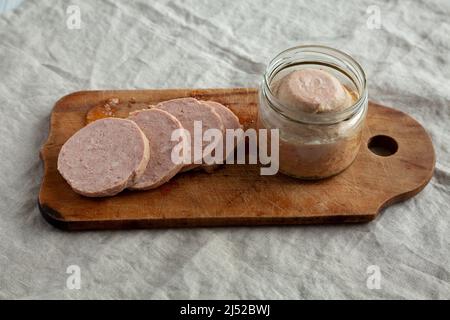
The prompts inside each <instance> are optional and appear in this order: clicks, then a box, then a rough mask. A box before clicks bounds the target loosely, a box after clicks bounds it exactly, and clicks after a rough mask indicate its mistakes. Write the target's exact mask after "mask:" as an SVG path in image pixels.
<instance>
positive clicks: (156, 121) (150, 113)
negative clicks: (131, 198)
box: [128, 108, 184, 190]
mask: <svg viewBox="0 0 450 320" xmlns="http://www.w3.org/2000/svg"><path fill="white" fill-rule="evenodd" d="M128 119H130V120H132V121H134V122H136V123H137V125H138V126H139V128H141V130H142V131H143V132H144V134H145V135H146V136H147V139H148V141H149V145H150V150H151V154H150V159H149V161H148V164H147V168H146V169H145V172H144V174H143V175H142V176H141V177H140V178H139V179H138V180H137V181H136V183H135V184H134V185H132V186H131V187H129V189H133V190H147V189H153V188H156V187H159V186H160V185H162V184H163V183H165V182H167V181H169V180H170V179H171V178H172V177H173V176H174V175H176V174H177V173H178V172H179V171H180V170H181V169H182V168H183V166H184V165H183V164H182V163H181V164H175V163H173V162H172V160H171V154H172V149H173V148H174V147H175V145H177V144H178V142H177V141H171V136H172V132H173V131H175V130H177V129H182V128H183V127H182V126H181V123H180V121H178V120H177V118H175V117H174V116H172V115H171V114H170V113H168V112H166V111H164V110H160V109H156V108H155V109H150V110H140V111H135V112H133V113H131V114H130V116H129V118H128Z"/></svg>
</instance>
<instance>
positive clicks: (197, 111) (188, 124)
mask: <svg viewBox="0 0 450 320" xmlns="http://www.w3.org/2000/svg"><path fill="white" fill-rule="evenodd" d="M156 108H158V109H161V110H164V111H166V112H168V113H170V114H171V115H173V116H174V117H175V118H177V119H178V120H179V121H180V122H181V125H182V126H183V128H185V129H186V130H187V131H188V132H189V133H190V135H191V154H192V159H191V162H192V164H188V165H186V166H185V167H184V168H183V169H182V171H187V170H190V169H194V168H197V167H199V166H200V164H195V163H194V161H203V157H200V158H198V157H197V158H196V157H195V155H194V121H201V122H202V131H203V133H204V132H205V131H206V130H208V129H218V130H221V131H222V132H223V130H224V126H223V124H222V120H221V118H220V116H219V115H218V113H217V112H216V111H214V109H213V108H211V107H210V106H208V105H206V104H203V103H200V102H199V101H198V100H197V99H194V98H179V99H173V100H168V101H164V102H161V103H159V104H157V105H156ZM200 138H201V137H200ZM209 144H210V143H209V142H206V141H203V142H202V150H203V149H204V148H205V147H206V146H208V145H209Z"/></svg>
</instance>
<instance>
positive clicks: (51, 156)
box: [39, 88, 435, 230]
mask: <svg viewBox="0 0 450 320" xmlns="http://www.w3.org/2000/svg"><path fill="white" fill-rule="evenodd" d="M113 97H117V98H119V99H121V100H122V101H129V100H133V101H136V102H137V104H136V105H139V102H146V103H150V104H156V103H158V102H160V101H164V100H169V99H173V98H179V97H195V98H198V99H202V100H214V101H218V102H221V103H223V104H224V105H226V106H228V107H229V108H230V109H231V110H232V111H233V112H234V113H236V114H237V115H238V116H239V118H240V120H241V123H243V124H244V127H245V128H250V127H254V125H255V119H256V114H257V104H258V99H257V91H256V89H252V88H236V89H204V90H190V89H189V90H180V89H177V90H133V91H83V92H76V93H73V94H70V95H68V96H65V97H63V98H62V99H61V100H59V101H58V102H57V103H56V105H55V107H54V109H53V112H52V114H51V120H50V133H49V137H48V140H47V142H46V143H45V145H44V146H43V147H42V150H41V158H42V160H43V163H44V170H45V172H44V178H43V181H42V186H41V190H40V193H39V208H40V210H41V212H42V214H43V216H44V217H45V219H46V220H47V221H48V222H50V223H51V224H53V225H55V226H57V227H59V228H63V229H68V230H87V229H123V228H151V227H198V226H225V225H274V224H309V223H347V222H366V221H370V220H372V219H374V218H375V217H376V216H377V214H378V213H379V212H380V210H381V209H382V208H383V207H385V206H388V205H390V204H392V203H394V202H397V201H401V200H404V199H407V198H409V197H412V196H414V195H415V194H417V193H418V192H419V191H420V190H422V189H423V188H424V187H425V185H426V184H427V183H428V181H429V180H430V179H431V176H432V174H433V169H434V163H435V154H434V150H433V146H432V143H431V140H430V137H429V136H428V134H427V133H426V132H425V130H424V129H423V127H422V126H421V125H420V124H419V123H418V122H417V121H415V120H414V119H413V118H411V117H410V116H408V115H406V114H405V113H403V112H400V111H397V110H394V109H391V108H388V107H384V106H381V105H377V104H374V103H370V104H369V111H368V116H367V122H366V127H365V128H364V132H363V142H362V146H361V150H360V152H359V154H358V156H357V158H356V160H355V162H354V163H353V164H352V166H351V167H350V168H349V169H347V170H346V171H344V172H343V173H341V174H339V175H337V176H335V177H333V178H329V179H325V180H320V181H301V180H298V179H294V178H290V177H287V176H285V175H282V174H277V175H275V176H261V175H260V174H259V167H258V166H257V165H228V166H224V167H222V168H220V169H218V170H217V171H215V172H214V173H212V174H208V173H205V172H202V171H196V172H187V173H182V174H179V175H177V176H176V177H175V178H173V179H172V180H171V181H170V182H168V183H167V184H165V185H163V186H161V187H160V188H158V189H155V190H150V191H141V192H131V191H124V192H122V193H120V194H119V195H117V196H114V197H110V198H97V199H95V198H86V197H83V196H80V195H78V194H76V193H75V192H73V191H72V189H71V188H70V187H69V185H68V184H67V183H66V182H65V181H64V179H63V178H62V176H61V175H60V174H59V173H58V171H57V169H56V163H57V158H58V153H59V150H60V148H61V146H62V145H63V143H64V142H65V141H66V140H67V139H68V138H69V137H70V136H72V135H73V134H74V133H75V132H76V131H77V130H79V129H80V128H82V127H83V126H84V125H85V124H86V113H87V112H88V110H89V109H90V108H91V107H92V106H94V105H97V104H99V103H102V102H104V101H105V100H106V99H109V98H113ZM129 108H130V110H131V109H133V107H132V106H129ZM393 139H394V140H393ZM369 145H370V148H371V149H369ZM372 150H375V151H376V152H377V153H379V154H384V156H381V155H377V154H375V153H374V152H373V151H372ZM392 152H395V153H394V154H392V155H389V156H386V155H387V154H389V153H392Z"/></svg>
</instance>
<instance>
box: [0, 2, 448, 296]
mask: <svg viewBox="0 0 450 320" xmlns="http://www.w3.org/2000/svg"><path fill="white" fill-rule="evenodd" d="M70 4H75V5H79V7H80V9H81V19H82V24H81V29H80V30H69V29H68V28H67V26H66V20H67V17H68V15H67V14H66V9H67V7H68V5H70ZM371 5H375V6H376V7H369V6H371ZM373 8H375V11H376V10H377V9H379V10H380V17H381V28H380V29H371V28H368V25H367V21H368V19H369V18H370V13H372V12H373V11H371V10H373ZM368 10H369V13H368ZM449 16H450V3H449V2H448V1H381V0H374V1H332V2H329V1H316V2H312V1H294V0H292V1H274V0H267V1H204V0H201V1H199V0H195V1H194V0H192V1H143V0H142V1H77V0H73V1H49V0H45V1H30V0H28V1H26V2H25V3H24V4H22V5H21V6H20V7H19V8H17V9H15V10H14V11H12V12H9V13H4V14H1V15H0V110H1V126H0V138H1V139H0V155H1V164H0V177H1V178H0V190H1V192H0V214H1V216H0V298H64V299H66V298H67V299H69V298H249V299H251V298H274V299H281V298H294V299H297V298H301V299H312V298H343V299H349V298H363V299H378V298H440V299H444V298H447V299H448V298H450V283H449V282H450V267H449V266H450V250H449V249H450V239H449V234H450V204H449V202H450V164H449V159H450V150H449V143H450V131H449V127H450V126H449V125H450V67H449V63H450V54H449V52H450V20H449ZM311 42H313V43H321V44H326V45H331V46H334V47H337V48H340V49H344V50H346V51H348V52H350V53H352V55H354V56H355V58H357V59H358V60H359V61H360V62H361V63H362V64H363V66H364V67H365V69H366V71H367V74H368V78H369V90H370V97H371V99H372V100H374V101H376V102H379V103H383V104H386V105H391V106H394V107H396V108H398V109H400V110H403V111H405V112H408V113H409V114H411V115H412V116H413V117H415V118H416V119H417V120H419V121H420V122H421V123H423V124H424V126H425V127H426V128H427V130H428V131H429V132H430V134H431V136H432V139H433V141H434V144H435V148H436V153H437V163H436V173H435V175H434V177H433V179H432V181H431V183H430V184H429V185H428V186H427V187H426V188H425V190H424V191H423V192H422V193H420V194H419V195H418V196H417V197H415V198H413V199H411V200H408V201H406V202H404V203H401V204H397V205H394V206H392V207H390V208H388V209H386V210H385V211H384V212H383V213H382V214H381V215H380V216H379V218H377V220H376V221H374V222H372V223H370V224H365V225H354V226H302V227H286V228H279V227H267V228H220V229H185V230H144V231H123V232H86V233H66V232H62V231H59V230H57V229H54V228H53V227H51V226H50V225H48V224H47V223H46V222H45V221H44V220H43V219H42V218H41V216H40V214H39V211H38V208H37V206H36V204H37V194H38V190H39V184H40V181H41V178H42V166H41V162H40V160H39V157H38V151H39V148H40V146H41V145H42V143H43V142H44V141H45V139H46V136H47V133H48V122H49V114H50V111H51V109H52V106H53V104H54V102H55V101H56V100H57V99H58V98H59V97H61V96H63V95H65V94H67V93H70V92H72V91H76V90H82V89H111V88H129V89H133V88H172V87H197V88H202V87H231V86H256V85H257V84H258V82H259V79H260V75H261V72H262V70H263V69H264V67H265V65H266V63H267V62H268V60H269V59H270V58H271V57H273V56H274V55H275V54H276V53H278V52H279V51H280V50H282V49H285V48H288V47H291V46H294V45H297V44H301V43H311ZM72 264H75V265H78V266H79V267H80V268H81V279H82V286H81V289H80V290H69V289H67V288H66V278H67V276H68V275H67V274H66V268H67V267H68V266H69V265H72ZM369 265H378V266H379V267H380V270H381V274H382V279H381V289H379V290H369V289H368V288H367V286H366V279H367V276H368V275H367V273H366V269H367V267H368V266H369Z"/></svg>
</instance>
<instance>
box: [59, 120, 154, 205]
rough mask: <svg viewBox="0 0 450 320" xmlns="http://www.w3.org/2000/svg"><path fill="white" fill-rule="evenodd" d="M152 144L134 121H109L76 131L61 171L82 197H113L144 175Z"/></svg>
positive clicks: (64, 148) (64, 149)
mask: <svg viewBox="0 0 450 320" xmlns="http://www.w3.org/2000/svg"><path fill="white" fill-rule="evenodd" d="M148 159H149V143H148V140H147V138H146V137H145V135H144V133H143V132H142V131H141V130H140V129H139V127H138V125H137V124H136V123H134V122H133V121H131V120H126V119H117V118H105V119H100V120H97V121H94V122H92V123H90V124H89V125H87V126H86V127H84V128H82V129H80V130H79V131H78V132H76V133H75V134H74V135H73V136H72V137H70V138H69V140H67V141H66V143H65V144H64V145H63V146H62V148H61V151H60V153H59V156H58V171H59V172H60V173H61V175H62V176H63V177H64V179H65V180H66V181H67V182H68V184H69V185H70V186H71V187H72V188H73V190H74V191H75V192H77V193H79V194H81V195H84V196H88V197H106V196H113V195H115V194H117V193H119V192H121V191H122V190H124V189H125V188H127V187H129V186H130V185H132V184H134V183H135V181H136V180H137V179H139V178H140V176H141V175H142V174H143V173H144V170H145V168H146V166H147V162H148Z"/></svg>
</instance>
